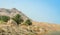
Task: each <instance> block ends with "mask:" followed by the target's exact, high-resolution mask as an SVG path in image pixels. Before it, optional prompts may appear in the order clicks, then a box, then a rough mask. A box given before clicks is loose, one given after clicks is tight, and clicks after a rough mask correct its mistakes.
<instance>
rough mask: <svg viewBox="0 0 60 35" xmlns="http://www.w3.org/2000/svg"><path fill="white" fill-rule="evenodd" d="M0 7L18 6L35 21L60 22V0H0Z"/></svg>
mask: <svg viewBox="0 0 60 35" xmlns="http://www.w3.org/2000/svg"><path fill="white" fill-rule="evenodd" d="M0 8H8V9H9V8H17V9H18V10H21V11H22V12H23V13H24V14H26V15H27V16H28V17H30V18H31V19H33V20H35V21H39V22H51V23H60V0H0Z"/></svg>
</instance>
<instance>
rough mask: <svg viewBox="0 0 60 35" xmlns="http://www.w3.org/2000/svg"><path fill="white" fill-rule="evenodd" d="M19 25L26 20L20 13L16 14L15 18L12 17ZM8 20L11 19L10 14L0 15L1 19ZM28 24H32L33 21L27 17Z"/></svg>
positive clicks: (26, 22)
mask: <svg viewBox="0 0 60 35" xmlns="http://www.w3.org/2000/svg"><path fill="white" fill-rule="evenodd" d="M12 19H13V20H14V21H15V22H16V23H17V24H18V25H19V24H21V23H22V22H24V20H23V19H22V17H21V15H20V14H16V15H15V16H14V17H13V18H12ZM8 20H10V17H9V16H0V21H4V22H7V21H8ZM24 24H26V25H32V22H31V21H30V19H27V20H26V21H25V23H24Z"/></svg>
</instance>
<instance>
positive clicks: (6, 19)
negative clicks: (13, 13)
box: [0, 16, 10, 22]
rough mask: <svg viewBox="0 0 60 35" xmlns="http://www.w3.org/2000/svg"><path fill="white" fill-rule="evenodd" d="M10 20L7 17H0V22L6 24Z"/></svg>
mask: <svg viewBox="0 0 60 35" xmlns="http://www.w3.org/2000/svg"><path fill="white" fill-rule="evenodd" d="M9 19H10V17H9V16H0V21H4V22H7V21H8V20H9Z"/></svg>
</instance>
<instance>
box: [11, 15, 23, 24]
mask: <svg viewBox="0 0 60 35" xmlns="http://www.w3.org/2000/svg"><path fill="white" fill-rule="evenodd" d="M12 19H13V20H14V21H15V22H16V23H17V24H21V22H23V19H22V18H21V15H20V14H16V15H15V16H14V17H13V18H12Z"/></svg>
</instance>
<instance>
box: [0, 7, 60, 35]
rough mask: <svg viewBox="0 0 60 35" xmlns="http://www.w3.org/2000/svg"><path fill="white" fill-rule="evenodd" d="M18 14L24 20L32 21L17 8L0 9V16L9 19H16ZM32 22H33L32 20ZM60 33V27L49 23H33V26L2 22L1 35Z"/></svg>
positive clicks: (0, 26) (0, 24)
mask: <svg viewBox="0 0 60 35" xmlns="http://www.w3.org/2000/svg"><path fill="white" fill-rule="evenodd" d="M16 14H20V15H21V17H22V18H23V20H27V19H30V18H28V17H27V16H25V14H23V13H22V12H21V11H18V10H17V9H16V8H12V9H5V8H0V16H1V15H5V16H9V17H14V16H15V15H16ZM31 21H32V20H31ZM53 31H60V25H58V24H50V23H47V22H36V21H32V25H30V26H28V25H24V24H19V25H18V26H17V23H16V22H15V21H13V20H9V21H8V22H0V33H1V35H2V34H4V35H8V34H10V35H44V34H46V33H48V32H53Z"/></svg>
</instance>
